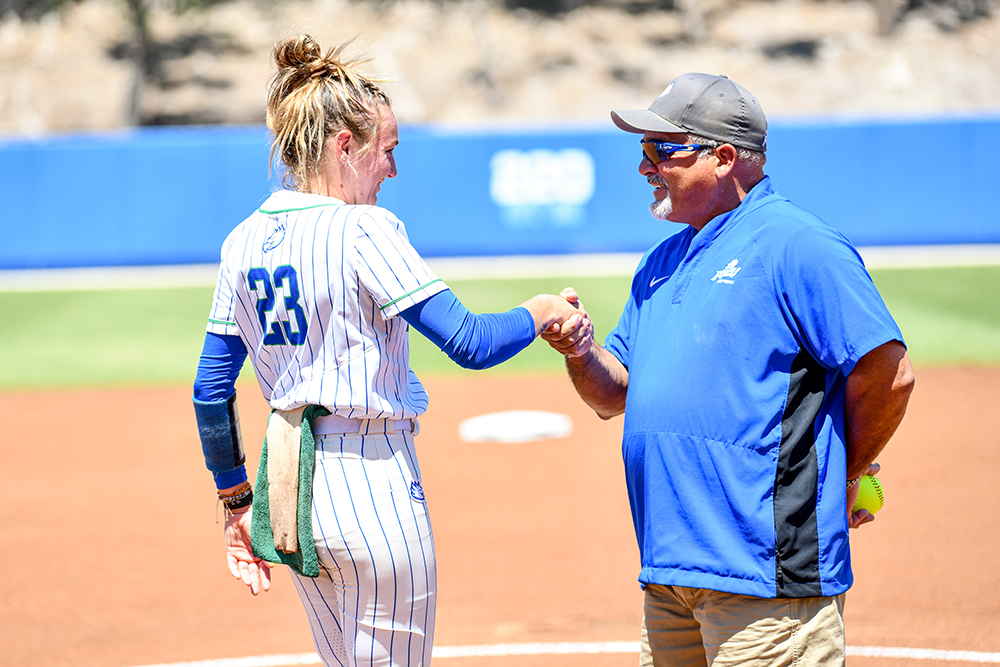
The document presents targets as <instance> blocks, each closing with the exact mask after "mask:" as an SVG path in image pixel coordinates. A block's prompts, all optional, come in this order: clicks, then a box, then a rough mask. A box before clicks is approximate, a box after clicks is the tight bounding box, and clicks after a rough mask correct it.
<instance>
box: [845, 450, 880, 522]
mask: <svg viewBox="0 0 1000 667" xmlns="http://www.w3.org/2000/svg"><path fill="white" fill-rule="evenodd" d="M881 469H882V466H880V465H879V464H877V463H873V464H871V465H870V466H868V468H867V469H865V471H864V472H863V473H861V474H862V475H877V474H878V471H879V470H881ZM858 488H859V487H858V485H857V484H853V485H851V486H849V487H847V527H848V528H858V527H859V526H863V525H865V524H866V523H871V522H872V521H874V520H875V515H874V514H872V513H871V512H869V511H868V510H865V509H861V510H858V511H857V512H853V511H851V510H853V509H854V503H856V502H858Z"/></svg>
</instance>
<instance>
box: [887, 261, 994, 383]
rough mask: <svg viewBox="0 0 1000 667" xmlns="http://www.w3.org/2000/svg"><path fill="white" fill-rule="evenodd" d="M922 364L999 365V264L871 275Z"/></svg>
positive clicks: (916, 359)
mask: <svg viewBox="0 0 1000 667" xmlns="http://www.w3.org/2000/svg"><path fill="white" fill-rule="evenodd" d="M872 279H873V280H874V281H875V285H876V286H877V287H878V289H879V291H880V292H881V293H882V297H883V299H885V302H886V304H887V305H888V306H889V310H890V311H891V312H892V315H893V317H895V318H896V322H897V323H898V324H899V327H900V329H901V330H902V331H903V337H904V338H905V339H906V344H907V347H908V349H909V353H910V357H911V359H913V363H914V364H918V365H924V366H927V365H939V366H940V365H946V364H967V365H983V364H988V365H993V364H1000V266H989V267H968V268H938V269H919V270H918V269H906V270H902V269H897V270H882V271H872Z"/></svg>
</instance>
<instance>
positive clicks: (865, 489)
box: [851, 475, 885, 514]
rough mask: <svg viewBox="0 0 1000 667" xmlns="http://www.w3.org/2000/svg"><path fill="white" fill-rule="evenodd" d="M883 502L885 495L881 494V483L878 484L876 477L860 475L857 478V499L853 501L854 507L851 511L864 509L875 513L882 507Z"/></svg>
mask: <svg viewBox="0 0 1000 667" xmlns="http://www.w3.org/2000/svg"><path fill="white" fill-rule="evenodd" d="M884 502H885V496H884V495H883V494H882V485H881V484H879V481H878V478H876V477H874V476H872V475H862V476H861V479H859V480H858V501H857V502H856V503H854V509H853V510H851V511H853V512H857V511H858V510H860V509H866V510H868V511H869V512H871V513H872V514H875V513H876V512H878V511H879V510H880V509H882V505H883V503H884Z"/></svg>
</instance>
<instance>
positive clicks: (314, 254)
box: [208, 190, 447, 419]
mask: <svg viewBox="0 0 1000 667" xmlns="http://www.w3.org/2000/svg"><path fill="white" fill-rule="evenodd" d="M445 289H447V285H445V283H444V282H443V281H442V280H441V279H440V278H438V277H437V276H435V275H434V273H433V272H432V271H431V270H430V268H429V267H428V266H427V264H426V262H424V260H423V259H421V257H420V256H419V255H418V254H417V251H416V250H414V248H413V246H412V245H410V242H409V239H408V238H407V236H406V229H405V228H404V227H403V223H402V222H400V221H399V220H398V219H397V218H396V217H395V216H394V215H393V214H392V213H390V212H389V211H387V210H385V209H383V208H379V207H377V206H353V205H348V204H345V203H343V202H341V201H340V200H338V199H334V198H332V197H325V196H322V195H316V194H307V193H301V192H292V191H289V190H282V191H279V192H276V193H274V194H272V195H271V196H270V197H269V198H268V199H267V201H266V202H264V204H263V206H261V207H260V209H259V210H257V211H256V212H254V213H253V214H252V215H251V216H250V217H249V218H247V219H246V220H244V221H243V222H242V223H241V224H240V225H238V226H237V227H236V228H235V229H234V230H233V231H232V232H230V234H229V236H228V237H227V238H226V241H225V243H224V244H223V246H222V263H221V265H220V267H219V278H218V282H217V283H216V288H215V297H214V300H213V304H212V310H211V313H210V315H209V323H208V331H209V332H211V333H216V334H228V335H239V336H240V337H241V338H242V339H243V342H244V343H245V344H246V347H247V350H248V351H249V354H250V358H251V359H252V361H253V365H254V369H255V370H256V372H257V378H258V382H259V383H260V387H261V390H262V391H263V393H264V397H265V398H266V399H267V400H268V402H269V403H270V405H271V407H272V408H276V409H281V410H287V409H290V408H294V407H298V406H302V405H308V404H318V405H324V406H326V407H327V408H329V409H330V410H331V411H332V412H334V413H335V414H338V415H341V416H343V417H350V418H356V419H363V418H368V419H383V418H394V419H407V418H411V417H417V416H419V415H420V414H422V413H423V412H424V411H425V410H426V409H427V394H426V392H425V391H424V388H423V386H422V385H421V384H420V381H419V380H418V379H417V377H416V375H414V373H413V371H412V370H411V369H410V368H409V339H408V334H407V324H406V321H405V320H403V319H402V318H400V317H397V315H398V314H399V313H400V312H401V311H403V310H406V309H407V308H409V307H410V306H412V305H414V304H416V303H419V302H420V301H423V300H425V299H427V298H428V297H431V296H433V295H434V294H437V293H438V292H440V291H442V290H445Z"/></svg>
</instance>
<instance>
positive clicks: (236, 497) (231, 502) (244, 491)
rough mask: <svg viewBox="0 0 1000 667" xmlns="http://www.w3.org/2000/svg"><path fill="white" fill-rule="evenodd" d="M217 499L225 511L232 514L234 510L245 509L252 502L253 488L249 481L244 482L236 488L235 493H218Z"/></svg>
mask: <svg viewBox="0 0 1000 667" xmlns="http://www.w3.org/2000/svg"><path fill="white" fill-rule="evenodd" d="M219 500H221V501H222V504H223V505H225V506H226V511H227V512H229V513H230V514H232V513H233V512H235V511H236V510H241V509H245V508H247V507H250V505H251V504H253V488H252V487H251V486H250V483H249V482H244V483H243V485H242V486H240V487H239V488H238V489H236V492H235V493H231V494H229V495H226V496H224V495H222V494H219Z"/></svg>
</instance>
